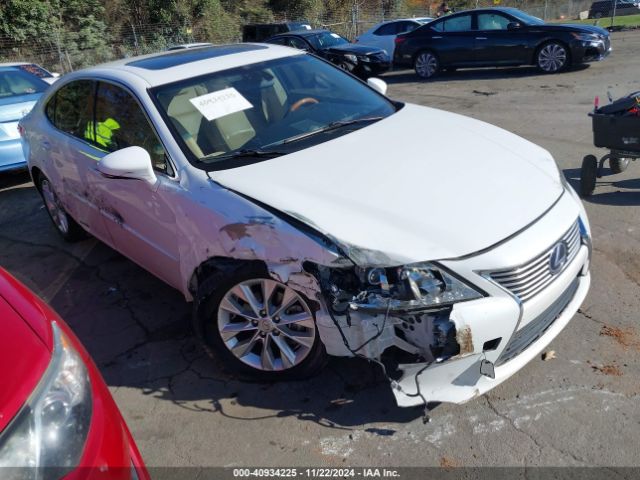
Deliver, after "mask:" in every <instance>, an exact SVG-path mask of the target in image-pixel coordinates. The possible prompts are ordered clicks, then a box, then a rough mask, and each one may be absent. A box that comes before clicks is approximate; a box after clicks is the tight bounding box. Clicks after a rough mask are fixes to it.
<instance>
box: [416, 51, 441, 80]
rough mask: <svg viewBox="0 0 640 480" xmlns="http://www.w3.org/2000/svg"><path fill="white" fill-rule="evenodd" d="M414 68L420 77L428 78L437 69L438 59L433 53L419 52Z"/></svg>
mask: <svg viewBox="0 0 640 480" xmlns="http://www.w3.org/2000/svg"><path fill="white" fill-rule="evenodd" d="M415 70H416V73H417V74H418V75H419V76H420V77H422V78H430V77H432V76H434V75H435V73H436V72H437V71H438V59H437V58H436V56H435V55H434V54H433V53H430V52H425V53H421V54H420V55H418V57H417V58H416V61H415Z"/></svg>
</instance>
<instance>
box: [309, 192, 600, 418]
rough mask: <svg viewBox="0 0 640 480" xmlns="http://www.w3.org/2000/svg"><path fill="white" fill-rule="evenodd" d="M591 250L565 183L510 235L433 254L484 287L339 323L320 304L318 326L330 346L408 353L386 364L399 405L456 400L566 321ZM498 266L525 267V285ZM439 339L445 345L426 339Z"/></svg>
mask: <svg viewBox="0 0 640 480" xmlns="http://www.w3.org/2000/svg"><path fill="white" fill-rule="evenodd" d="M559 244H563V245H564V246H565V247H566V248H565V253H566V254H567V257H565V258H566V261H565V262H564V264H563V267H562V268H561V269H559V270H558V273H551V270H550V269H551V266H550V265H551V261H550V258H551V255H552V253H553V252H555V251H556V249H557V247H558V246H559ZM561 250H562V249H561ZM590 256H591V242H590V238H589V232H588V222H587V220H586V216H585V212H584V210H583V208H582V207H581V204H580V203H579V199H578V198H577V196H576V195H575V194H574V192H573V191H571V190H567V191H566V192H565V193H564V194H563V195H562V196H561V197H560V199H559V200H558V201H557V203H556V204H555V205H554V206H553V208H552V209H551V210H550V211H549V212H547V214H545V215H544V216H543V217H542V218H540V219H539V220H537V221H536V222H535V223H534V224H533V225H531V226H529V227H528V228H527V229H525V230H524V231H522V232H520V233H519V234H517V235H516V236H515V237H512V238H510V239H508V240H507V241H505V242H504V243H501V244H499V245H497V246H494V247H493V248H491V249H489V250H487V251H484V252H481V253H479V254H477V255H475V256H472V257H465V258H460V259H454V260H447V261H441V262H439V264H440V265H441V266H443V267H444V268H446V269H448V270H449V271H451V272H454V273H455V274H456V275H458V276H459V277H460V278H463V279H464V280H465V281H468V282H469V283H470V284H472V285H474V286H475V287H478V288H479V289H480V290H482V291H483V292H484V293H485V296H483V297H482V298H478V299H475V300H468V301H462V302H458V303H454V304H453V306H451V307H449V308H447V309H445V310H440V311H439V312H438V313H434V312H433V309H431V311H429V310H428V309H425V312H424V313H423V314H420V313H415V312H414V313H411V314H406V315H403V314H402V313H392V314H390V315H389V317H388V318H387V317H385V316H384V315H380V314H378V315H377V316H376V315H373V314H372V315H367V313H366V312H361V311H359V310H356V311H355V312H353V313H352V314H351V318H350V321H349V322H347V323H346V324H345V323H344V321H343V320H342V321H339V322H337V321H336V320H335V318H331V317H330V316H329V315H326V314H323V312H322V311H321V312H319V313H318V315H317V318H316V320H317V325H318V330H319V333H320V336H321V338H322V340H323V342H324V344H325V346H326V348H327V352H328V353H330V354H332V355H347V356H348V355H351V354H354V352H355V353H356V354H358V355H362V356H364V357H367V358H370V359H384V357H383V352H385V351H386V350H387V349H389V348H390V347H397V348H399V349H400V350H403V351H404V352H406V353H409V354H414V355H415V356H416V360H415V361H414V362H413V363H401V364H400V365H398V366H397V370H398V371H397V372H395V374H392V376H393V378H396V380H394V381H392V382H391V386H392V389H393V393H394V395H395V397H396V400H397V403H398V405H399V406H401V407H407V406H413V405H420V404H423V403H428V402H450V403H463V402H466V401H468V400H470V399H472V398H474V397H476V396H478V395H481V394H483V393H485V392H487V391H488V390H490V389H492V388H494V387H496V386H497V385H499V384H500V383H502V382H503V381H505V380H506V379H507V378H509V377H510V376H511V375H513V374H514V373H516V372H517V371H518V370H520V369H521V368H522V367H524V366H525V365H526V364H527V363H528V362H529V361H530V360H532V359H533V358H534V357H535V356H537V355H538V354H539V353H540V352H541V351H542V350H543V349H544V348H545V347H546V346H547V345H548V344H549V343H550V342H551V341H552V340H553V339H554V338H555V337H556V336H557V335H558V334H559V333H560V332H561V331H562V329H563V328H564V327H565V326H566V325H567V324H568V323H569V321H570V320H571V318H572V317H573V315H574V314H575V313H576V311H577V310H578V308H579V307H580V304H581V303H582V301H583V300H584V298H585V297H586V295H587V291H588V289H589V284H590V275H589V264H590ZM547 269H548V270H547ZM505 272H515V273H508V274H505ZM532 272H533V273H532ZM505 275H507V277H508V278H510V277H512V276H513V275H515V276H516V277H518V278H522V277H523V276H524V277H527V278H529V280H527V281H528V282H530V283H529V284H528V285H525V286H524V287H523V286H522V285H521V284H520V282H521V280H516V281H515V283H516V284H518V286H516V287H514V281H513V280H509V279H507V280H505ZM499 282H502V283H499ZM531 282H532V283H531ZM509 289H511V290H509ZM518 295H519V296H518ZM338 323H340V324H341V326H340V328H338V327H337V324H338ZM443 329H444V330H443ZM443 342H444V343H443ZM443 344H444V345H445V348H444V349H435V350H434V349H433V347H434V346H435V345H437V346H442V345H443ZM348 345H350V347H351V348H350V349H349V347H348ZM428 345H430V347H429V346H428ZM451 345H453V346H454V347H455V348H453V349H452V348H448V347H450V346H451ZM356 346H358V347H357V348H356ZM429 348H431V353H432V355H431V358H429V350H428V349H429ZM390 351H393V350H390ZM410 356H411V355H410ZM410 356H409V357H405V358H410ZM406 361H407V360H406ZM481 366H482V371H481ZM388 371H389V370H388Z"/></svg>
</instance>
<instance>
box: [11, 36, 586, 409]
mask: <svg viewBox="0 0 640 480" xmlns="http://www.w3.org/2000/svg"><path fill="white" fill-rule="evenodd" d="M385 87H386V86H385V84H384V82H382V81H381V80H378V79H373V80H370V81H369V85H367V84H365V83H362V82H361V81H359V80H357V79H355V78H354V77H352V76H350V75H348V74H346V73H344V72H342V71H340V70H339V69H338V68H336V67H334V66H332V65H331V64H329V63H327V62H325V61H323V60H321V59H319V58H316V57H314V56H311V55H309V54H306V53H304V52H302V51H299V50H294V49H290V48H286V47H281V46H276V45H270V46H267V45H258V44H239V45H232V46H217V47H208V48H207V47H206V48H199V49H193V50H185V51H183V52H180V53H178V52H172V53H169V54H167V53H164V54H155V55H151V56H146V57H138V58H132V59H124V60H120V61H118V62H115V63H111V64H107V65H102V66H97V67H94V68H90V69H88V70H82V71H77V72H74V73H71V74H68V75H66V76H65V77H64V78H62V79H61V80H60V81H59V82H58V83H56V84H55V85H54V86H53V88H51V89H49V90H47V92H46V93H45V94H44V95H43V97H42V98H41V99H40V100H39V101H38V103H37V104H36V106H35V108H34V109H33V111H32V112H31V113H30V114H29V115H28V116H26V117H25V118H24V119H23V120H22V122H21V129H22V131H23V135H24V137H23V146H24V150H25V155H26V158H28V163H29V170H30V172H31V175H32V178H33V180H34V182H35V184H36V185H37V186H38V189H39V191H40V192H41V194H42V196H43V198H44V202H45V205H46V207H47V210H48V212H49V214H50V216H51V218H52V219H53V223H54V225H55V227H56V228H57V229H58V231H59V232H60V233H61V234H62V236H63V237H64V238H66V239H69V240H73V239H76V238H78V237H79V236H81V234H82V230H86V231H88V232H89V233H91V234H92V235H93V236H95V237H97V238H98V239H100V240H102V241H103V242H105V243H107V244H108V245H110V246H111V247H113V248H114V249H116V250H117V251H119V252H121V253H122V254H124V255H126V256H127V257H129V258H130V259H131V260H133V261H134V262H136V263H138V264H139V265H141V266H142V267H144V268H146V269H147V270H148V271H150V272H151V273H153V274H154V275H156V276H158V277H159V278H161V279H162V280H164V281H165V282H166V283H168V284H169V285H171V286H173V287H175V288H176V289H178V290H179V291H181V292H182V293H183V294H184V296H185V298H186V300H187V301H193V308H194V326H195V330H196V331H197V332H198V334H199V336H200V338H201V339H202V341H203V343H204V345H205V347H206V349H207V350H208V351H209V352H210V353H214V354H217V355H220V356H221V357H222V358H223V359H224V360H226V361H227V362H228V364H229V365H230V366H232V367H234V368H238V369H242V370H244V371H245V372H251V373H254V374H257V375H261V376H262V377H263V378H267V379H272V380H277V379H285V378H300V377H305V376H308V375H311V374H312V373H314V372H315V371H317V370H318V369H319V368H321V367H322V366H323V364H324V360H325V357H326V354H329V355H338V356H362V357H366V358H368V359H372V360H374V361H382V360H387V359H388V360H389V361H390V362H391V363H387V365H388V366H387V369H388V370H387V371H388V372H389V375H390V377H393V378H396V380H394V381H392V382H391V383H392V387H393V393H394V394H395V396H396V399H397V402H398V404H399V405H401V406H409V405H417V404H422V403H426V402H455V403H461V402H464V401H466V400H469V399H471V398H474V397H476V396H478V395H480V394H482V393H484V392H486V391H488V390H490V389H491V388H493V387H495V386H496V385H499V384H500V383H501V382H502V381H504V380H505V379H507V378H508V377H509V376H511V375H512V374H514V373H515V372H517V371H518V370H519V369H521V368H522V367H523V366H524V365H525V364H526V363H527V362H528V361H529V360H531V359H532V358H534V357H535V356H536V355H538V354H539V353H540V351H541V350H542V349H543V348H545V347H546V346H547V345H548V344H549V342H551V340H553V338H554V337H556V335H558V334H559V333H560V331H561V330H562V329H563V328H564V327H565V326H566V325H567V323H568V322H569V320H570V319H571V317H572V316H573V315H574V314H575V312H576V311H577V309H578V307H579V306H580V304H581V302H582V301H583V299H584V298H585V295H586V294H587V290H588V288H589V282H590V274H589V261H590V252H591V242H590V231H589V224H588V221H587V217H586V215H585V211H584V209H583V207H582V204H581V202H580V200H579V198H578V197H577V196H576V193H575V192H574V191H573V190H572V188H571V187H570V186H569V185H568V184H567V183H566V182H565V180H564V177H563V175H562V174H561V173H560V172H559V170H558V167H557V166H556V163H555V162H554V160H553V158H552V157H551V155H550V154H549V153H548V152H547V151H545V150H543V149H542V148H540V147H537V146H536V145H534V144H532V143H529V142H528V141H526V140H524V139H522V138H519V137H517V136H515V135H513V134H511V133H509V132H506V131H504V130H501V129H499V128H497V127H494V126H491V125H488V124H486V123H483V122H480V121H477V120H473V119H471V118H467V117H463V116H460V115H456V114H453V113H447V112H443V111H439V110H435V109H431V108H426V107H421V106H417V105H411V104H405V103H401V102H396V101H391V100H389V99H387V98H386V97H385V96H384V95H383V92H384V90H385ZM390 139H392V140H390ZM425 145H429V148H428V149H425V148H424V146H425ZM392 347H393V348H392ZM389 365H395V367H394V368H395V369H396V370H397V371H396V372H395V375H392V374H391V370H392V367H391V366H389Z"/></svg>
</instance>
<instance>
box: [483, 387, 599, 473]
mask: <svg viewBox="0 0 640 480" xmlns="http://www.w3.org/2000/svg"><path fill="white" fill-rule="evenodd" d="M484 398H485V400H486V403H487V406H488V407H489V409H490V410H491V411H492V412H493V413H494V414H496V415H497V416H498V417H500V418H502V419H504V420H506V421H507V422H508V423H509V425H511V427H512V428H513V429H514V430H516V431H517V432H519V433H521V434H523V435H525V436H526V437H528V438H529V439H530V440H531V441H532V442H533V443H534V444H535V446H536V447H538V455H539V456H542V451H543V449H544V447H545V445H546V446H548V447H549V448H551V449H552V450H555V451H556V452H559V453H560V454H562V455H564V456H568V457H571V458H572V459H573V460H575V461H576V462H578V463H581V464H584V465H589V462H588V461H586V460H584V459H582V458H580V457H578V456H577V455H575V454H574V453H572V452H569V451H567V450H563V449H561V448H559V447H557V446H555V445H554V444H552V443H551V442H548V443H546V444H545V445H542V444H541V443H540V441H538V439H537V438H535V437H534V436H533V435H532V434H531V433H529V432H527V431H526V430H523V429H522V428H520V427H518V426H517V425H516V424H515V422H514V421H513V419H512V418H511V417H509V416H508V415H507V414H504V413H502V412H500V411H499V410H498V409H497V408H496V406H495V405H494V404H493V403H492V402H491V399H490V398H489V396H488V395H485V396H484ZM526 467H527V463H526V458H525V468H526Z"/></svg>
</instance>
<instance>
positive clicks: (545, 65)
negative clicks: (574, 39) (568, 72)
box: [536, 42, 569, 73]
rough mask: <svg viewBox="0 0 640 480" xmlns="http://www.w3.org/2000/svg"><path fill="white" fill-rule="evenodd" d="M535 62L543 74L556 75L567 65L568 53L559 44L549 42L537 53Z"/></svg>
mask: <svg viewBox="0 0 640 480" xmlns="http://www.w3.org/2000/svg"><path fill="white" fill-rule="evenodd" d="M536 62H537V65H538V68H539V69H540V70H542V71H543V72H545V73H557V72H560V71H561V70H564V69H565V68H566V67H567V66H568V65H569V52H568V51H567V48H566V47H565V46H564V45H562V44H561V43H558V42H549V43H547V44H545V45H543V46H542V48H540V50H539V51H538V55H537V59H536Z"/></svg>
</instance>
